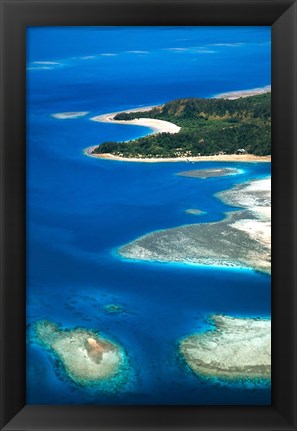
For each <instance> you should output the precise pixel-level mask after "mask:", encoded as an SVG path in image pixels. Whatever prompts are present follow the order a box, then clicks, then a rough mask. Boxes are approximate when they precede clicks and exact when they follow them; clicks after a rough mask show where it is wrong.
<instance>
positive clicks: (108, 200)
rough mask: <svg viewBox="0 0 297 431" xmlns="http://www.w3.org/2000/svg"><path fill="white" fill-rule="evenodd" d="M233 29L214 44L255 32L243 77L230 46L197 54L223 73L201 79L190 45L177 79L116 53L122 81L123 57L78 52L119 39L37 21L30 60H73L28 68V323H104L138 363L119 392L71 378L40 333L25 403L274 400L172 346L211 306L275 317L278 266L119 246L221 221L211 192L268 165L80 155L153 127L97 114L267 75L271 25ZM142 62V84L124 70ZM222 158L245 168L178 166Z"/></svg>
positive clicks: (253, 83)
mask: <svg viewBox="0 0 297 431" xmlns="http://www.w3.org/2000/svg"><path fill="white" fill-rule="evenodd" d="M247 30H249V31H247ZM34 31H36V33H35V36H34ZM106 31H107V30H106ZM127 31H128V30H127ZM131 31H132V30H131ZM134 31H135V30H134ZM158 31H161V30H158ZM187 31H188V30H187ZM234 31H235V33H230V30H228V31H226V32H225V33H224V35H223V36H222V34H221V33H219V32H218V30H213V33H209V35H208V40H210V42H209V43H213V44H214V43H219V42H220V41H222V37H224V38H225V39H224V40H226V42H230V43H231V40H233V42H234V41H238V42H244V41H245V40H247V41H248V40H249V41H251V40H252V43H251V44H247V45H246V46H245V45H242V48H240V50H239V51H238V61H237V62H235V61H233V62H232V64H233V66H235V63H236V64H240V61H239V59H242V61H245V60H243V59H244V58H246V56H247V55H248V56H249V58H251V57H253V56H254V57H253V58H257V59H262V60H263V61H260V60H259V61H258V63H257V62H255V64H251V65H249V67H246V71H244V70H243V71H242V74H241V76H240V81H239V75H238V73H239V70H237V74H236V78H234V80H233V81H232V79H233V78H232V77H230V76H229V75H230V71H229V70H228V68H227V67H223V65H225V62H223V59H224V58H227V57H228V58H230V59H232V58H233V57H232V55H234V53H233V54H231V53H230V49H231V48H230V47H228V46H226V47H225V48H224V50H223V48H218V49H221V50H223V51H220V52H219V54H218V56H217V57H216V62H214V60H213V57H211V56H208V58H207V59H206V58H205V56H204V57H203V59H201V62H202V63H201V64H202V65H203V68H204V69H205V70H206V69H208V70H209V71H211V72H210V74H212V75H213V76H215V68H216V67H217V62H218V61H219V62H220V61H221V60H220V58H221V59H222V67H221V71H220V77H219V78H218V76H217V79H215V78H213V81H212V82H211V81H209V82H206V81H205V79H204V81H203V82H202V81H201V79H200V81H199V79H197V73H198V71H197V70H196V69H195V68H189V69H187V68H186V65H187V64H189V61H190V56H191V54H190V53H189V54H188V57H185V58H184V59H183V60H181V58H180V59H179V62H178V63H176V64H175V66H176V67H175V68H173V69H172V71H171V75H170V79H168V76H167V79H165V77H163V75H162V73H161V74H160V76H156V75H155V74H154V73H153V69H149V68H148V63H147V62H148V61H149V60H148V59H146V60H145V61H144V62H143V61H142V60H141V61H140V59H137V58H138V57H137V58H136V57H133V59H131V56H130V57H129V58H127V56H124V55H121V56H120V55H119V56H117V57H120V58H114V60H115V61H116V62H117V65H118V67H117V70H119V67H120V66H121V67H122V69H121V70H123V75H122V76H121V78H118V73H117V74H115V71H114V68H113V69H111V68H110V66H109V65H108V63H106V61H107V59H108V57H105V58H104V62H103V63H98V64H97V63H96V64H95V63H93V64H92V65H91V64H90V63H88V61H87V60H85V61H83V60H82V61H77V60H75V59H74V57H75V56H78V53H79V55H81V56H87V55H90V54H91V51H92V50H93V51H94V50H95V49H96V50H97V51H96V52H108V51H107V50H112V49H114V50H115V46H116V44H114V46H112V41H109V42H108V43H110V44H111V45H110V46H108V47H106V46H103V45H102V44H101V45H102V46H101V45H100V43H99V42H100V40H101V39H100V38H99V39H97V41H98V43H97V45H96V46H94V45H92V43H93V41H94V37H95V36H94V32H95V31H93V30H92V29H89V32H87V31H86V33H85V34H81V33H80V39H79V40H80V41H81V40H83V41H84V44H82V43H81V44H79V46H78V47H76V50H77V51H76V54H74V51H73V50H74V49H75V48H74V45H73V43H74V42H71V38H69V40H68V36H67V35H66V36H65V37H64V38H62V39H61V30H59V29H56V33H55V32H54V31H53V30H51V31H50V30H47V32H48V33H46V29H36V30H31V34H30V38H29V40H32V44H31V45H30V49H29V50H28V64H29V68H30V67H32V63H33V62H34V61H36V60H43V61H46V60H48V61H52V62H54V61H55V60H57V61H60V62H62V59H63V62H64V63H63V67H62V66H61V67H60V66H59V67H57V68H56V66H54V67H53V68H52V69H51V68H49V69H44V70H42V69H38V68H37V69H38V70H28V104H27V112H28V116H27V119H28V129H27V236H28V242H27V256H28V261H27V323H28V326H29V330H30V324H31V323H33V322H35V321H37V320H41V319H48V320H51V321H53V322H56V323H59V324H61V326H62V327H64V328H74V327H78V326H82V327H86V328H90V329H94V330H98V331H102V332H103V333H104V334H106V335H107V336H108V335H109V336H110V337H111V338H112V339H114V340H115V341H117V342H118V343H120V344H121V345H122V346H123V347H124V348H125V349H126V351H127V353H128V355H129V358H130V364H131V370H132V372H131V378H130V381H129V384H128V385H127V386H125V387H123V388H122V390H121V391H119V392H118V393H116V394H115V393H111V394H108V393H106V392H102V393H98V392H97V393H94V391H92V390H89V389H88V388H80V387H77V386H75V385H74V384H73V383H71V382H70V381H69V380H67V379H65V376H64V375H63V372H62V371H61V369H59V367H57V363H56V362H55V361H54V358H53V357H52V356H51V355H49V353H48V352H46V351H44V350H43V349H42V348H41V347H40V346H38V345H37V344H35V343H30V342H28V354H27V403H28V404H89V403H95V404H96V403H98V404H269V403H270V388H269V387H267V386H265V385H262V386H261V385H260V384H257V385H256V386H253V385H239V386H238V385H237V386H234V385H223V386H222V385H221V384H220V383H219V382H214V381H206V380H202V379H199V378H198V377H197V376H195V375H194V374H193V373H192V372H191V371H190V370H189V369H188V368H187V367H186V366H185V364H184V363H183V361H182V360H181V359H180V358H179V356H178V354H177V343H178V340H179V339H180V338H182V337H184V336H186V335H188V334H190V333H192V332H196V331H200V330H206V329H207V328H209V323H208V320H207V319H208V316H209V315H211V314H213V313H225V314H228V315H234V316H248V317H250V316H260V317H269V315H270V281H271V280H270V277H269V276H267V275H264V274H259V273H256V272H254V271H252V270H240V269H232V270H231V269H219V268H208V267H198V266H191V265H182V264H164V263H163V264H162V263H149V262H134V261H128V260H124V259H121V258H119V256H118V255H117V253H116V252H117V249H118V247H120V246H121V245H123V244H125V243H128V242H130V241H132V240H134V239H136V238H137V237H139V236H141V235H144V234H146V233H148V232H152V231H155V230H160V229H166V228H169V227H175V226H180V225H183V224H189V223H197V222H201V223H205V222H210V221H218V220H221V219H222V218H223V217H224V213H225V212H226V211H229V210H235V208H230V207H228V206H226V205H225V204H224V203H223V202H222V201H220V200H218V199H217V198H216V197H215V196H214V194H215V193H216V192H218V191H221V190H225V189H228V188H231V187H232V186H234V185H235V184H238V183H242V182H245V181H249V180H251V179H255V178H262V177H265V176H267V175H269V174H270V164H266V163H251V164H248V163H232V164H230V163H210V162H208V163H206V162H205V163H200V164H189V163H158V164H151V163H147V164H146V163H124V162H113V161H107V160H98V159H94V158H90V157H87V156H85V155H84V153H83V150H84V148H86V147H88V146H92V145H96V144H97V143H100V142H102V141H104V140H111V139H112V140H127V139H133V138H135V137H137V136H140V135H144V134H146V133H148V132H149V130H148V129H146V128H137V127H133V126H121V125H111V124H102V123H95V122H93V121H90V120H89V119H90V118H91V117H92V116H94V115H97V114H99V113H104V112H106V111H110V112H112V111H116V110H120V109H125V108H129V107H134V106H135V105H141V104H143V105H146V104H157V103H163V102H165V101H167V100H172V99H173V98H175V97H180V96H181V95H183V96H184V97H185V96H188V95H193V96H199V95H204V96H207V95H211V94H213V92H221V91H229V90H232V89H239V88H253V87H257V86H261V85H266V84H268V83H269V82H270V81H269V79H270V76H269V73H268V66H269V55H268V53H267V52H266V51H265V48H263V46H258V47H255V43H256V41H258V40H259V37H261V38H262V39H261V40H262V41H263V43H264V42H269V38H270V35H269V34H268V33H267V35H266V34H264V33H261V31H262V30H261V31H260V30H255V31H254V33H253V31H252V30H251V29H242V30H241V29H235V30H234ZM236 31H237V33H236ZM43 32H45V33H46V34H47V36H48V37H49V40H52V42H53V41H54V40H55V38H58V36H59V37H60V39H59V40H60V41H62V42H61V43H60V44H59V45H58V44H56V45H55V46H56V52H54V48H53V44H50V43H48V45H47V44H43V45H42V40H43V37H44V33H43ZM59 32H60V33H59ZM172 32H173V33H170V35H171V36H170V37H169V35H168V33H166V37H165V36H164V38H163V39H162V41H163V42H162V43H164V44H165V42H166V43H167V47H168V44H169V40H170V41H171V43H173V42H174V43H177V40H176V39H181V38H182V37H181V35H180V33H179V32H177V33H174V29H173V30H172ZM216 32H217V33H216ZM259 32H260V33H259ZM62 33H63V32H62ZM90 33H91V36H92V37H91V36H90ZM97 33H98V32H95V34H97ZM157 33H158V32H157V30H156V34H155V36H153V35H154V33H153V32H151V33H150V38H148V36H147V35H146V34H142V33H141V40H142V46H146V47H147V49H148V50H150V49H155V50H156V49H157V48H156V46H157V45H154V43H155V41H156V39H155V38H156V37H157ZM115 37H116V36H115ZM139 37H140V36H139ZM187 37H189V38H192V39H191V40H190V41H189V42H187V43H188V45H189V46H190V45H192V44H194V43H195V44H198V43H202V42H203V43H205V39H204V40H203V41H202V38H203V37H204V38H205V35H204V36H203V34H202V33H201V34H199V32H198V31H197V33H195V32H194V31H193V32H192V33H191V35H189V34H187V36H184V38H187ZM170 38H171V39H170ZM193 38H194V39H195V40H194V41H193ZM37 39H39V42H37ZM111 39H112V37H111ZM136 39H137V38H136ZM75 40H76V39H75V38H74V41H75ZM133 40H135V37H134V39H133ZM137 40H138V39H137ZM90 41H92V43H91V42H90ZM137 43H138V42H137ZM180 43H181V42H180ZM183 43H184V44H186V42H185V41H184V42H183ZM253 44H254V45H253ZM131 46H132V38H131V35H129V34H128V33H127V37H126V39H125V38H123V39H122V46H121V50H123V51H124V50H128V49H129V48H131ZM171 46H172V45H171ZM131 49H132V48H131ZM100 50H101V51H100ZM94 52H95V51H94ZM168 53H169V51H168ZM161 54H162V53H161ZM161 54H158V53H157V52H155V51H154V54H153V55H155V56H157V55H158V62H159V63H158V64H159V68H160V69H162V66H163V65H164V68H165V63H166V61H167V62H168V58H167V55H169V54H166V56H165V57H164V55H163V56H162V55H161ZM244 54H245V55H244ZM131 55H132V54H131ZM66 57H67V58H68V60H67V61H66V60H65V58H66ZM70 57H71V58H72V57H73V58H72V60H69V58H70ZM115 57H116V56H115ZM163 57H164V58H163ZM209 57H211V58H209ZM170 58H171V57H170ZM110 60H111V57H110ZM90 61H91V59H90ZM155 61H156V58H155V60H154V61H153V63H149V64H151V67H152V65H153V64H156V63H155ZM172 61H175V60H172ZM230 61H231V60H230ZM71 62H72V63H73V64H74V65H73V64H72V63H71ZM178 64H179V65H180V66H178ZM191 64H192V63H191ZM193 64H194V62H193ZM141 65H142V66H141ZM39 66H40V65H39ZM246 66H247V64H246ZM141 67H142V71H143V73H144V74H145V76H146V77H147V78H150V79H147V80H144V82H146V83H147V86H145V87H144V88H142V91H140V90H139V89H140V80H139V82H138V80H136V84H135V79H134V78H135V76H134V75H131V76H130V75H129V70H130V71H131V70H132V69H133V68H134V70H135V68H138V72H139V73H140V69H141ZM238 67H239V66H238ZM240 68H241V66H240ZM111 70H112V72H111ZM199 70H200V69H199ZM181 73H182V74H183V77H184V79H183V80H181V79H180V76H181ZM201 76H202V75H201ZM203 76H205V75H203ZM98 77H100V79H99V78H98ZM116 78H117V80H118V82H117V83H116ZM185 78H187V83H186V84H185ZM236 80H237V81H236ZM231 81H232V82H233V84H232V85H233V87H232V85H230V82H231ZM123 82H124V83H125V85H123ZM199 83H200V84H199ZM135 85H136V87H135ZM115 86H116V87H115ZM115 89H116V90H115ZM75 110H78V111H88V112H89V114H88V115H87V116H86V117H84V118H81V119H77V120H58V119H55V118H52V117H51V114H53V113H57V112H66V111H75ZM217 166H221V167H222V166H223V167H225V166H226V167H227V166H228V167H229V166H232V167H237V168H239V169H240V170H241V173H240V174H238V175H233V176H229V177H224V178H210V179H206V180H205V179H204V180H203V179H197V178H186V177H180V176H177V175H176V173H178V172H181V171H184V170H188V169H196V168H199V167H201V168H202V167H203V168H208V167H209V168H213V167H217ZM189 208H197V209H200V210H203V211H205V212H206V213H205V214H203V215H200V216H195V215H191V214H187V213H186V212H185V210H187V209H189ZM110 303H118V304H121V305H122V307H123V312H122V313H118V314H116V313H114V314H112V313H110V314H108V313H106V311H105V309H104V306H105V305H106V304H110Z"/></svg>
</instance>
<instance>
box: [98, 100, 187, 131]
mask: <svg viewBox="0 0 297 431" xmlns="http://www.w3.org/2000/svg"><path fill="white" fill-rule="evenodd" d="M161 106H162V105H158V106H157V105H152V106H145V107H143V108H133V109H128V110H125V111H117V112H110V113H107V114H103V115H97V116H95V117H92V118H90V120H91V121H98V122H100V123H112V124H124V125H132V126H142V127H149V128H150V129H151V130H152V133H149V135H154V134H157V133H172V134H174V133H178V132H179V131H180V129H181V127H179V126H177V125H176V124H173V123H171V122H169V121H164V120H158V119H154V118H135V119H134V120H115V119H114V117H115V116H116V115H117V114H120V113H122V112H127V113H131V112H146V111H150V110H151V109H153V108H157V107H161Z"/></svg>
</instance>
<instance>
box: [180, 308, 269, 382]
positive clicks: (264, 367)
mask: <svg viewBox="0 0 297 431" xmlns="http://www.w3.org/2000/svg"><path fill="white" fill-rule="evenodd" d="M211 320H212V322H213V323H214V324H215V328H214V329H212V330H210V331H207V332H204V333H197V334H192V335H190V336H187V337H185V338H183V339H182V340H181V341H180V343H179V351H180V354H181V355H182V357H183V358H184V359H185V361H186V363H187V364H188V366H189V367H190V368H191V369H192V371H193V372H194V373H196V374H197V375H199V376H202V377H212V378H213V377H216V378H219V379H223V380H246V379H247V380H253V379H263V380H265V379H266V380H270V379H271V321H270V320H268V319H258V318H235V317H229V316H223V315H214V316H212V318H211Z"/></svg>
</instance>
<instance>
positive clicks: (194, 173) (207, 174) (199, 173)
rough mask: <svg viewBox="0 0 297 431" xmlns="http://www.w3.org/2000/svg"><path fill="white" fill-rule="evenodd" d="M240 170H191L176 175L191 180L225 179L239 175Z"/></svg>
mask: <svg viewBox="0 0 297 431" xmlns="http://www.w3.org/2000/svg"><path fill="white" fill-rule="evenodd" d="M240 173H241V170H240V169H235V168H212V169H193V170H191V171H184V172H179V173H178V174H177V175H178V176H181V177H193V178H214V177H225V176H228V175H236V174H240Z"/></svg>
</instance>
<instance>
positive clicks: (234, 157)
mask: <svg viewBox="0 0 297 431" xmlns="http://www.w3.org/2000/svg"><path fill="white" fill-rule="evenodd" d="M97 146H98V145H95V146H93V147H88V148H86V149H85V150H84V153H85V154H86V155H88V156H90V157H96V158H97V159H104V160H114V161H120V162H142V163H162V162H163V163H164V162H167V163H169V162H170V163H172V162H188V163H196V162H245V163H257V162H264V163H270V162H271V156H255V155H254V154H230V155H227V154H226V155H220V156H196V157H172V158H169V157H168V158H165V157H162V158H161V157H160V158H158V157H152V158H136V157H120V156H115V155H113V154H109V153H107V154H92V151H93V149H94V148H97Z"/></svg>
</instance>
